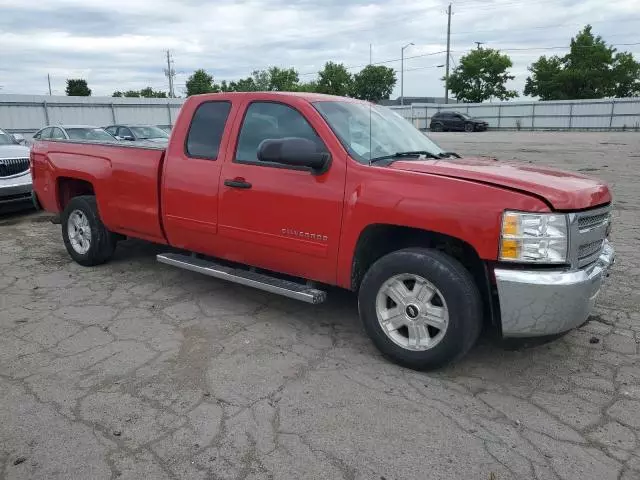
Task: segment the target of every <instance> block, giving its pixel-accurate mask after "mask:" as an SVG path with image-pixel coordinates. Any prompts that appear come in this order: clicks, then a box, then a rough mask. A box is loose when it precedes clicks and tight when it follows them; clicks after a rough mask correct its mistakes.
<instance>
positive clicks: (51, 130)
mask: <svg viewBox="0 0 640 480" xmlns="http://www.w3.org/2000/svg"><path fill="white" fill-rule="evenodd" d="M38 140H89V141H92V142H114V141H116V138H115V137H114V136H113V135H111V134H110V133H108V132H107V131H106V130H105V129H104V128H100V127H93V126H90V125H55V126H51V127H45V128H43V129H40V130H38V131H37V132H36V133H35V134H34V135H33V138H32V139H31V143H32V144H33V143H34V142H37V141H38Z"/></svg>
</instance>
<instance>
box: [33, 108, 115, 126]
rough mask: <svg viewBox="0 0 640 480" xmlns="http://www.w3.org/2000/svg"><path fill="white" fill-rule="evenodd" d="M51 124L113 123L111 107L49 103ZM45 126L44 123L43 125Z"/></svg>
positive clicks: (101, 124) (103, 124) (98, 124)
mask: <svg viewBox="0 0 640 480" xmlns="http://www.w3.org/2000/svg"><path fill="white" fill-rule="evenodd" d="M47 109H48V111H49V124H50V125H73V124H75V125H95V126H99V127H102V126H105V125H109V124H110V123H112V120H113V117H112V115H111V108H110V107H108V106H92V107H91V108H87V107H86V106H84V105H82V106H81V105H73V106H65V105H60V104H49V105H47ZM42 126H44V125H42Z"/></svg>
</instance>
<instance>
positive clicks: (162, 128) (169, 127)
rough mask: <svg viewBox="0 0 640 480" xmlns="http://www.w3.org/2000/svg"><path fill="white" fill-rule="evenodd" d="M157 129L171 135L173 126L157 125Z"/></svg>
mask: <svg viewBox="0 0 640 480" xmlns="http://www.w3.org/2000/svg"><path fill="white" fill-rule="evenodd" d="M156 127H158V128H159V129H161V130H164V131H165V132H167V133H171V128H172V126H171V125H156Z"/></svg>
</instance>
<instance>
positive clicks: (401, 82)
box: [400, 42, 414, 105]
mask: <svg viewBox="0 0 640 480" xmlns="http://www.w3.org/2000/svg"><path fill="white" fill-rule="evenodd" d="M411 45H414V43H413V42H409V43H407V44H406V45H405V46H404V47H402V48H401V49H400V105H404V50H405V48H407V47H410V46H411Z"/></svg>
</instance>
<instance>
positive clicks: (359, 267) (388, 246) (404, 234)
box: [351, 223, 499, 323]
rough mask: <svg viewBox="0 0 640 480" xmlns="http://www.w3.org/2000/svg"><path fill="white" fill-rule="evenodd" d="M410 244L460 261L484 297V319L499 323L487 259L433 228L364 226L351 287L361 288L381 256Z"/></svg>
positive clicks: (359, 239)
mask: <svg viewBox="0 0 640 480" xmlns="http://www.w3.org/2000/svg"><path fill="white" fill-rule="evenodd" d="M411 247H426V248H433V249H436V250H439V251H442V252H444V253H446V254H447V255H449V256H451V257H452V258H455V259H456V260H458V261H459V262H460V263H461V264H462V265H463V266H464V267H465V268H466V269H467V270H468V271H469V272H470V273H471V275H472V276H473V278H474V281H475V282H476V285H477V287H478V290H479V291H480V295H481V298H482V303H483V311H484V315H485V318H488V319H491V321H492V323H496V320H497V314H498V313H497V308H498V305H497V302H496V301H495V298H494V294H493V289H492V287H491V282H490V278H489V270H488V269H487V265H486V262H484V261H483V260H482V259H481V258H480V256H479V255H478V252H477V251H476V249H475V248H474V247H473V246H472V245H471V244H469V243H468V242H466V241H464V240H462V239H460V238H457V237H454V236H451V235H447V234H444V233H441V232H437V231H433V230H426V229H420V228H415V227H405V226H400V225H393V224H380V223H379V224H372V225H368V226H367V227H365V228H364V229H363V230H362V232H361V233H360V236H359V238H358V240H357V242H356V247H355V251H354V254H353V259H352V266H351V289H352V290H353V291H358V290H359V288H360V284H361V283H362V279H363V278H364V276H365V274H366V273H367V271H368V270H369V268H370V267H371V265H373V264H374V263H375V262H376V261H377V260H378V259H380V258H382V257H383V256H385V255H387V254H389V253H392V252H394V251H397V250H401V249H404V248H411ZM498 323H499V322H498Z"/></svg>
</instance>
